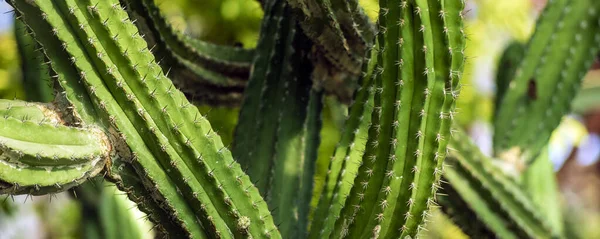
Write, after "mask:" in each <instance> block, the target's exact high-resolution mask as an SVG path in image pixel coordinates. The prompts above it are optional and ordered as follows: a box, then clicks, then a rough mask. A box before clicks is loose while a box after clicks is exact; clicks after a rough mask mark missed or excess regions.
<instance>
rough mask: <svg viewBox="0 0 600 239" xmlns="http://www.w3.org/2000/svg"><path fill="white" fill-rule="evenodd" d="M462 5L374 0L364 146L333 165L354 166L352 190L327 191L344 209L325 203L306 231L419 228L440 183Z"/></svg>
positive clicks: (397, 233) (392, 232)
mask: <svg viewBox="0 0 600 239" xmlns="http://www.w3.org/2000/svg"><path fill="white" fill-rule="evenodd" d="M462 7H463V5H462V2H459V1H448V2H447V3H446V2H444V3H442V2H439V1H429V2H427V1H416V2H413V1H380V16H379V28H380V31H379V32H380V34H379V36H378V50H377V53H378V54H377V57H378V60H377V66H375V68H374V70H373V73H372V77H373V80H374V83H373V84H374V93H375V95H374V104H375V105H374V107H373V109H374V110H373V111H372V116H371V124H370V128H369V136H368V141H367V144H366V149H365V151H364V153H363V155H362V159H361V160H360V161H359V163H358V164H351V165H348V164H345V165H346V166H345V167H346V168H343V169H342V170H340V171H339V173H340V175H341V176H344V174H345V173H348V172H357V175H354V176H352V175H351V178H349V180H350V181H351V182H352V181H353V182H354V184H353V185H350V187H351V189H348V188H346V187H344V186H343V184H342V185H340V186H339V187H335V189H334V193H333V195H337V196H336V200H338V199H337V197H340V198H342V201H341V202H340V203H341V204H342V205H344V207H343V208H341V207H338V206H336V204H338V203H332V206H331V208H330V209H329V211H328V214H327V218H326V219H325V221H324V222H323V224H324V225H314V224H313V225H312V226H311V235H318V236H315V237H316V238H317V237H318V238H327V237H352V238H365V237H383V238H398V237H402V238H404V237H406V236H411V237H412V236H415V235H416V234H417V232H418V231H419V230H420V229H421V228H422V225H421V224H422V223H423V221H424V219H425V218H426V216H427V210H428V208H429V207H431V206H433V204H434V200H435V192H436V190H437V189H438V188H439V182H438V180H439V177H440V176H441V172H442V170H441V165H442V164H441V163H442V161H443V159H444V157H445V155H446V144H447V142H448V139H449V138H450V124H451V120H452V118H453V115H454V112H453V108H454V101H455V98H456V97H457V96H458V90H459V89H458V87H459V84H458V80H459V78H460V72H461V71H462V65H463V56H462V54H463V52H462V51H463V48H464V36H463V32H462V25H461V24H462V15H461V11H462ZM336 164H337V163H336ZM343 181H344V182H346V180H343ZM325 193H328V194H331V192H328V191H327V190H326V191H325ZM329 198H330V196H327V195H324V196H323V197H322V199H325V200H330V199H329ZM313 229H320V231H318V232H316V231H313Z"/></svg>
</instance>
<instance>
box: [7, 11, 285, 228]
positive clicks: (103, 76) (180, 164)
mask: <svg viewBox="0 0 600 239" xmlns="http://www.w3.org/2000/svg"><path fill="white" fill-rule="evenodd" d="M11 4H12V5H13V6H15V7H16V9H17V10H18V11H19V13H20V14H21V15H22V16H23V18H24V19H25V22H26V23H28V26H29V27H30V28H31V29H32V30H33V32H34V34H35V35H36V39H37V40H38V41H40V43H41V45H42V46H43V47H44V49H45V52H46V54H47V56H48V58H49V59H50V60H51V61H52V62H58V63H66V62H68V61H69V60H72V62H71V63H70V64H69V65H66V64H63V65H61V66H64V67H65V69H62V70H64V72H67V73H70V72H73V71H74V72H78V74H77V78H78V79H80V80H81V83H82V84H83V85H84V86H85V89H86V92H87V94H89V95H90V97H91V99H92V101H93V102H94V109H95V110H97V113H98V114H99V115H100V116H102V119H103V120H104V121H103V122H104V123H105V124H110V126H111V127H110V128H108V130H109V131H110V132H114V134H111V135H112V136H114V137H118V138H119V139H120V140H123V141H124V142H126V143H127V145H126V146H125V147H124V145H119V144H116V145H114V146H115V149H116V150H117V151H118V153H119V156H120V158H119V160H125V161H126V162H128V163H131V164H132V165H133V168H134V169H135V171H136V173H137V175H138V177H140V178H141V179H142V184H143V186H144V187H145V189H146V191H147V192H150V193H149V195H150V196H152V198H153V200H154V201H156V204H158V205H159V206H160V208H161V209H163V210H165V211H166V212H167V214H169V215H170V217H171V219H169V218H161V220H176V221H179V222H178V224H179V226H180V227H181V228H183V230H184V231H186V233H187V234H188V236H190V237H197V238H204V237H207V236H208V235H210V236H213V237H214V236H220V237H225V238H229V237H237V236H242V235H246V236H252V237H265V236H271V237H275V238H277V237H279V233H278V231H277V229H276V227H275V225H274V224H273V222H272V219H271V216H270V213H269V211H268V209H267V206H266V204H265V203H264V201H263V200H262V198H261V197H260V195H259V193H258V190H256V188H255V187H254V186H253V185H252V184H251V183H250V181H249V179H248V177H247V176H246V175H245V174H244V173H243V172H242V171H241V168H240V167H239V165H238V164H237V163H235V162H234V161H233V159H232V158H231V154H230V153H229V151H228V150H227V149H226V148H225V147H224V146H223V145H222V143H221V141H220V139H219V137H218V136H217V135H216V134H215V133H214V132H211V129H210V124H209V123H208V122H207V121H206V119H204V118H203V117H201V116H200V114H199V113H198V111H197V109H196V108H195V107H192V106H191V105H190V103H189V102H188V101H187V100H186V99H185V97H184V95H183V94H182V93H181V92H180V91H178V90H177V89H175V88H174V86H173V84H172V83H171V82H170V80H168V79H167V78H166V77H165V75H164V73H163V72H162V70H161V69H160V67H159V66H158V65H157V64H156V63H155V62H154V57H153V55H152V54H151V53H150V52H149V49H148V47H147V45H146V42H145V41H144V39H142V37H141V36H140V35H139V34H138V31H137V28H136V27H135V26H134V25H133V23H132V22H131V21H130V20H129V19H128V16H127V13H126V12H125V11H123V10H122V9H121V7H120V5H119V2H118V1H85V0H78V1H75V0H68V1H36V2H33V1H27V2H24V1H11ZM34 23H35V24H34ZM38 35H39V36H45V37H38ZM80 39H83V40H80ZM51 48H58V49H60V51H51V50H48V49H51ZM65 56H66V57H65ZM71 64H72V65H71ZM53 69H54V70H55V71H57V73H58V72H59V71H58V70H57V69H56V68H54V67H53ZM60 72H61V73H63V71H60ZM59 74H60V73H59ZM84 93H85V92H79V94H84ZM84 122H88V121H85V120H84ZM134 125H136V126H134ZM117 142H118V141H117ZM127 146H128V147H129V149H131V151H132V152H131V153H130V154H127V150H128V149H127ZM115 164H116V162H115ZM110 173H113V174H118V173H119V168H116V169H115V170H114V171H111V172H110ZM125 186H127V185H125Z"/></svg>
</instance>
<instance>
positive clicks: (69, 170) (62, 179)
mask: <svg viewBox="0 0 600 239" xmlns="http://www.w3.org/2000/svg"><path fill="white" fill-rule="evenodd" d="M0 116H1V117H0V193H10V194H33V195H38V194H47V193H55V192H60V191H63V190H67V189H69V188H70V187H72V186H76V185H78V184H79V183H81V182H83V181H85V180H87V179H88V178H91V177H94V176H96V175H97V174H98V173H100V171H102V170H103V169H104V165H105V164H106V163H107V162H108V161H109V157H110V154H111V145H110V143H109V141H108V138H107V136H106V135H105V134H104V132H102V131H101V130H100V129H97V128H93V127H89V128H73V127H68V126H64V125H63V123H64V122H63V121H62V119H60V117H59V114H58V113H57V112H55V111H54V109H53V107H52V106H51V105H49V104H34V103H28V102H22V101H10V100H0Z"/></svg>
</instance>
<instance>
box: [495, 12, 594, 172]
mask: <svg viewBox="0 0 600 239" xmlns="http://www.w3.org/2000/svg"><path fill="white" fill-rule="evenodd" d="M599 12H600V3H598V1H591V0H583V1H574V0H556V1H552V2H550V3H549V4H548V6H547V7H546V9H545V10H544V12H543V13H542V15H541V17H540V19H539V20H538V24H537V26H536V31H535V33H534V35H533V37H532V39H531V40H530V41H529V43H528V46H527V51H526V54H525V58H524V59H523V60H522V62H521V64H520V66H519V68H518V69H517V70H516V73H515V76H514V79H513V80H512V81H511V83H510V85H509V91H508V92H507V93H506V95H505V96H504V97H503V99H502V101H501V103H500V109H499V111H498V113H497V119H496V121H495V134H494V149H495V152H496V154H497V155H500V157H512V156H509V155H515V156H516V157H518V158H519V159H520V160H522V161H523V162H526V163H529V162H530V161H531V160H533V159H534V158H535V157H536V156H537V155H538V154H539V152H540V150H541V149H542V148H543V147H544V146H545V145H546V142H547V141H548V139H549V138H550V134H551V132H552V131H553V130H554V128H556V127H557V126H558V124H559V122H560V121H561V119H562V116H563V115H564V114H566V113H568V112H569V110H570V101H571V99H572V98H573V97H574V95H575V94H576V93H577V91H578V89H579V86H580V84H581V80H582V79H583V77H584V75H585V73H586V72H587V70H588V69H589V67H590V66H591V64H592V62H593V60H594V59H595V58H596V55H597V53H598V46H599V45H600V31H598V27H599V22H598V20H597V19H598V14H599ZM502 155H505V156H502Z"/></svg>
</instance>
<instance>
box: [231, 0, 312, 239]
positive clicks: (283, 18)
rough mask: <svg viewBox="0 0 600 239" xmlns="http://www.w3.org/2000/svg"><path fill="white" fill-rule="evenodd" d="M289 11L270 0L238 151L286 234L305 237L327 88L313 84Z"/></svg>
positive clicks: (236, 140)
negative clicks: (323, 89) (322, 110)
mask: <svg viewBox="0 0 600 239" xmlns="http://www.w3.org/2000/svg"><path fill="white" fill-rule="evenodd" d="M289 13H290V9H289V7H288V5H287V3H286V2H285V1H283V0H270V1H266V2H265V17H264V20H263V25H262V29H261V35H260V38H259V41H258V46H257V49H256V54H255V59H254V71H253V73H252V75H251V76H250V81H249V83H248V88H247V92H246V99H244V103H243V105H242V108H241V110H240V123H239V124H238V126H237V128H236V133H235V138H234V145H233V155H234V157H235V158H236V160H238V161H239V162H240V164H241V165H242V167H243V168H245V169H246V172H247V173H248V175H249V176H250V178H251V179H252V180H253V181H254V182H255V184H256V186H257V187H258V189H259V190H260V192H261V194H262V195H263V197H264V198H265V199H266V201H267V203H268V205H269V207H270V209H271V210H272V213H273V217H274V220H275V222H276V223H277V224H278V225H279V230H280V232H281V234H282V236H283V237H295V238H301V237H303V236H304V234H305V233H306V230H307V227H308V214H309V205H310V199H311V196H310V195H311V193H312V184H313V183H312V180H313V174H314V165H315V162H316V155H317V154H316V153H317V149H318V146H317V145H318V142H319V139H318V136H319V132H320V115H321V108H322V106H321V105H322V102H321V100H322V99H321V98H322V94H321V93H320V89H315V87H313V86H312V82H311V76H312V72H311V70H310V69H311V68H312V66H311V62H310V61H309V58H308V57H306V56H307V52H309V50H310V49H309V48H308V46H310V45H309V44H307V41H308V40H307V39H305V38H303V36H302V35H300V34H297V32H296V31H297V30H296V20H295V18H294V17H290V16H289ZM291 215H293V216H291Z"/></svg>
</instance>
